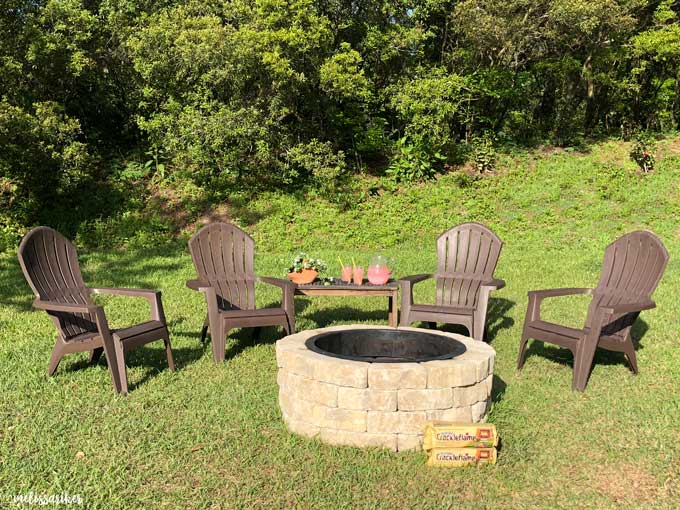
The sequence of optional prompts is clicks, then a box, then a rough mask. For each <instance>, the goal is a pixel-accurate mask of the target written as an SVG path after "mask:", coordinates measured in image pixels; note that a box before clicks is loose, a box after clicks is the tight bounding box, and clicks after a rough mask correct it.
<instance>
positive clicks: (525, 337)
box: [517, 333, 529, 370]
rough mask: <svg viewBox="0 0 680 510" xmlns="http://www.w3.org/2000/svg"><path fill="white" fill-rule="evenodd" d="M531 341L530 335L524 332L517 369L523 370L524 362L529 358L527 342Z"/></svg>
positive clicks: (520, 343)
mask: <svg viewBox="0 0 680 510" xmlns="http://www.w3.org/2000/svg"><path fill="white" fill-rule="evenodd" d="M528 343H529V336H528V335H527V334H526V333H522V340H520V342H519V354H518V356H517V370H522V367H523V366H524V362H525V361H526V358H527V344H528Z"/></svg>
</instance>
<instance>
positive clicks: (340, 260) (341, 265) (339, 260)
mask: <svg viewBox="0 0 680 510" xmlns="http://www.w3.org/2000/svg"><path fill="white" fill-rule="evenodd" d="M338 262H340V268H341V269H342V268H343V267H345V264H343V263H342V259H341V258H340V255H338Z"/></svg>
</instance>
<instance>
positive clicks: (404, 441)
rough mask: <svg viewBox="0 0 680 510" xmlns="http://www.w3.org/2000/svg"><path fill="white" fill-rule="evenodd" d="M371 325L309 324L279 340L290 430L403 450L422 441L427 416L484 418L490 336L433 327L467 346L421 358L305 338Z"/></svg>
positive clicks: (283, 402)
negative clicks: (382, 358) (356, 356)
mask: <svg viewBox="0 0 680 510" xmlns="http://www.w3.org/2000/svg"><path fill="white" fill-rule="evenodd" d="M370 327H371V326H364V325H361V326H336V327H332V328H325V329H319V330H310V331H303V332H301V333H297V334H294V335H290V336H288V337H286V338H283V339H282V340H279V341H278V342H277V344H276V360H277V365H278V367H279V371H278V384H279V405H280V406H281V412H282V414H283V419H284V421H285V422H286V425H287V426H288V428H289V429H290V430H291V431H293V432H295V433H298V434H301V435H303V436H307V437H318V438H319V439H321V440H322V441H324V442H327V443H331V444H341V445H351V446H359V447H364V446H383V447H387V448H390V449H392V450H395V451H401V450H411V449H417V448H420V446H421V445H422V438H423V429H424V426H425V423H426V422H427V421H431V420H446V421H457V422H470V423H476V422H481V421H484V420H486V416H487V413H488V411H489V405H490V402H491V387H492V383H493V364H494V358H495V351H494V350H493V348H492V347H490V346H489V345H487V344H485V343H482V342H477V341H475V340H472V339H470V338H467V337H464V336H461V335H456V334H453V333H444V332H435V331H431V330H428V333H436V334H441V335H446V336H450V337H453V338H455V339H456V340H458V341H459V342H462V343H463V344H464V345H465V347H466V351H465V353H463V354H461V355H459V356H457V357H456V358H454V359H451V360H437V361H426V362H422V363H367V362H361V361H351V360H345V359H341V358H336V357H332V356H325V355H322V354H318V353H316V352H314V351H311V350H309V349H308V348H307V347H306V345H305V342H306V341H307V340H308V339H309V338H310V337H312V336H315V335H317V334H321V333H325V332H328V331H333V330H338V329H343V330H347V329H367V328H370ZM375 328H376V329H384V327H383V326H376V327H375ZM402 329H412V328H402Z"/></svg>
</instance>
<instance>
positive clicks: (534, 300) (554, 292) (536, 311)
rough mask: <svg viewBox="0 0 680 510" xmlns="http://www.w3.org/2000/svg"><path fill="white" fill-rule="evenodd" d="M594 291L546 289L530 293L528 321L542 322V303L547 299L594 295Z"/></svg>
mask: <svg viewBox="0 0 680 510" xmlns="http://www.w3.org/2000/svg"><path fill="white" fill-rule="evenodd" d="M592 293H593V289H589V288H576V287H575V288H563V289H544V290H530V291H529V307H528V309H527V319H528V320H530V321H535V320H540V318H541V303H542V302H543V300H544V299H546V298H553V297H562V296H576V295H583V294H586V295H587V294H592Z"/></svg>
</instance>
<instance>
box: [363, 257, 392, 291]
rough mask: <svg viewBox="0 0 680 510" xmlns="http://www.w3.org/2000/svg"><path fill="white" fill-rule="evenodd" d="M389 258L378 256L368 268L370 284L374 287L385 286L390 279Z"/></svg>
mask: <svg viewBox="0 0 680 510" xmlns="http://www.w3.org/2000/svg"><path fill="white" fill-rule="evenodd" d="M387 263H388V262H387V257H384V256H382V255H376V256H375V257H373V258H372V259H371V263H370V265H369V266H368V282H369V283H371V284H373V285H385V284H386V283H387V282H388V280H389V279H390V268H389V267H388V265H387Z"/></svg>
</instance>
